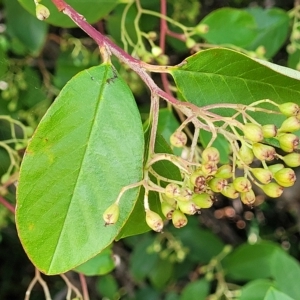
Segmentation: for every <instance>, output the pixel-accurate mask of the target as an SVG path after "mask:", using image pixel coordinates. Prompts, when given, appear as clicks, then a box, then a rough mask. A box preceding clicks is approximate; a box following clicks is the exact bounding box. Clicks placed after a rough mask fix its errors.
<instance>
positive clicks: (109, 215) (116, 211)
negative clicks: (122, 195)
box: [103, 203, 120, 225]
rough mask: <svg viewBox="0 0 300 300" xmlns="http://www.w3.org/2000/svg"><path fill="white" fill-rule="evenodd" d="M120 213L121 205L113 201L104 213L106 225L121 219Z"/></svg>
mask: <svg viewBox="0 0 300 300" xmlns="http://www.w3.org/2000/svg"><path fill="white" fill-rule="evenodd" d="M119 215H120V208H119V205H118V204H116V203H113V204H112V205H110V206H109V207H108V208H107V209H106V210H105V212H104V213H103V219H104V222H105V225H112V224H115V223H116V222H117V221H118V219H119Z"/></svg>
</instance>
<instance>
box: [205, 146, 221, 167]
mask: <svg viewBox="0 0 300 300" xmlns="http://www.w3.org/2000/svg"><path fill="white" fill-rule="evenodd" d="M201 157H202V161H203V162H214V163H215V164H217V163H218V162H219V161H220V153H219V150H218V149H217V148H215V147H208V148H205V149H204V150H203V152H202V156H201Z"/></svg>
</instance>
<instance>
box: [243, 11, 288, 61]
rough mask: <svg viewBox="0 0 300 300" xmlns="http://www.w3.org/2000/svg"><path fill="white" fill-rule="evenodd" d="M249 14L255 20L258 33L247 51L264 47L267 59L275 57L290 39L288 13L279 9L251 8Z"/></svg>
mask: <svg viewBox="0 0 300 300" xmlns="http://www.w3.org/2000/svg"><path fill="white" fill-rule="evenodd" d="M247 12H248V13H250V14H251V15H252V16H253V17H254V18H255V21H256V23H257V32H258V34H257V37H256V39H255V40H254V41H253V42H252V43H251V45H250V46H248V47H247V49H249V50H256V49H257V47H258V46H264V48H265V50H266V53H265V57H266V58H271V57H273V56H274V55H275V54H276V53H277V51H278V50H279V49H280V48H281V47H282V45H283V44H284V42H285V41H286V39H287V37H288V33H289V23H290V19H289V16H288V13H287V12H285V11H284V10H281V9H279V8H271V9H265V10H264V9H262V8H261V7H251V8H249V9H247Z"/></svg>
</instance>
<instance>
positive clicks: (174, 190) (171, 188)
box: [165, 183, 180, 198]
mask: <svg viewBox="0 0 300 300" xmlns="http://www.w3.org/2000/svg"><path fill="white" fill-rule="evenodd" d="M165 194H166V196H167V197H169V198H176V197H178V196H180V187H179V186H178V185H177V184H175V183H169V184H168V185H167V186H166V188H165Z"/></svg>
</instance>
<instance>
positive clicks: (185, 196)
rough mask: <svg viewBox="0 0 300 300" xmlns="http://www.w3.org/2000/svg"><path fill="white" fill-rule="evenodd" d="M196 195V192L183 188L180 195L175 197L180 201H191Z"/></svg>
mask: <svg viewBox="0 0 300 300" xmlns="http://www.w3.org/2000/svg"><path fill="white" fill-rule="evenodd" d="M193 195H194V192H193V191H192V190H191V189H189V188H188V187H183V188H181V189H180V195H179V196H177V197H175V199H176V200H179V201H190V200H191V199H192V197H193Z"/></svg>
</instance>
